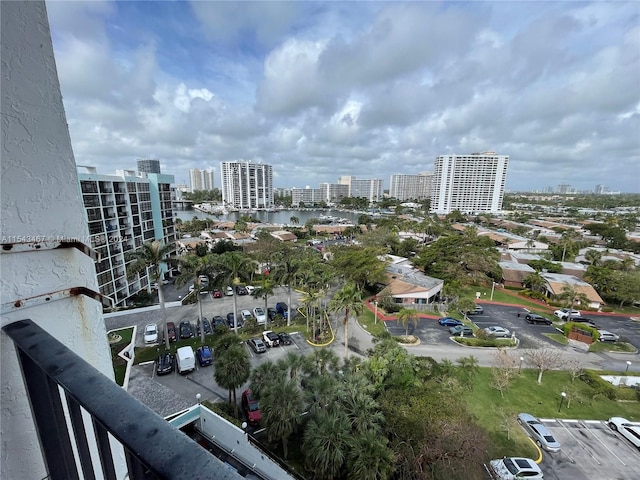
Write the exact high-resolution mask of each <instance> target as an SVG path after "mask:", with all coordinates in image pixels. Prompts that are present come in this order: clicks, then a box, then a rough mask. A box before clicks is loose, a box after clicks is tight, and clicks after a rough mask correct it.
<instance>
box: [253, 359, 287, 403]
mask: <svg viewBox="0 0 640 480" xmlns="http://www.w3.org/2000/svg"><path fill="white" fill-rule="evenodd" d="M283 372H284V370H283V369H282V368H280V367H279V366H278V365H275V364H273V363H272V362H265V363H261V364H260V365H258V366H257V367H255V368H254V369H253V370H252V371H251V377H250V380H251V386H250V388H251V391H252V392H253V393H254V394H255V396H256V397H258V398H260V397H261V396H262V392H263V391H264V390H266V389H267V387H268V386H269V385H270V384H271V383H272V382H274V381H280V380H284V379H286V375H284V374H283Z"/></svg>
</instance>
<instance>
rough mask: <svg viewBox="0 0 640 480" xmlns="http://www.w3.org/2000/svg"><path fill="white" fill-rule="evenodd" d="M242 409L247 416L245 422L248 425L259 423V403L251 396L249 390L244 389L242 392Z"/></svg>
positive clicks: (260, 418)
mask: <svg viewBox="0 0 640 480" xmlns="http://www.w3.org/2000/svg"><path fill="white" fill-rule="evenodd" d="M242 409H243V410H244V413H245V415H246V416H247V422H248V423H249V425H259V424H260V421H261V420H262V413H261V412H260V404H259V403H258V401H257V400H256V399H255V398H254V397H253V394H252V393H251V390H245V391H244V392H242Z"/></svg>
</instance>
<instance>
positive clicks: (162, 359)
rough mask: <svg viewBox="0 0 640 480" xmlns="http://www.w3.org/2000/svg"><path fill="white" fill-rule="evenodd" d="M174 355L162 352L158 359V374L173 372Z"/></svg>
mask: <svg viewBox="0 0 640 480" xmlns="http://www.w3.org/2000/svg"><path fill="white" fill-rule="evenodd" d="M173 365H174V363H173V355H171V354H170V353H162V354H160V355H159V356H158V360H156V373H157V374H158V375H166V374H168V373H171V372H173Z"/></svg>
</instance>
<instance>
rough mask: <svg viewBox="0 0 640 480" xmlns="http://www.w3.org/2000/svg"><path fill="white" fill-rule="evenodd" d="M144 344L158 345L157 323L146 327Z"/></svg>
mask: <svg viewBox="0 0 640 480" xmlns="http://www.w3.org/2000/svg"><path fill="white" fill-rule="evenodd" d="M144 343H146V344H152V343H158V326H157V325H156V324H155V323H150V324H149V325H146V326H145V327H144Z"/></svg>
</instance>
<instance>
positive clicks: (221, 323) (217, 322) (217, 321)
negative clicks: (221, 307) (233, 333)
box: [213, 315, 229, 329]
mask: <svg viewBox="0 0 640 480" xmlns="http://www.w3.org/2000/svg"><path fill="white" fill-rule="evenodd" d="M228 326H229V325H227V322H226V321H225V319H224V318H222V317H221V316H220V315H216V316H215V317H213V328H214V329H216V328H218V327H225V328H226V327H228Z"/></svg>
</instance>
